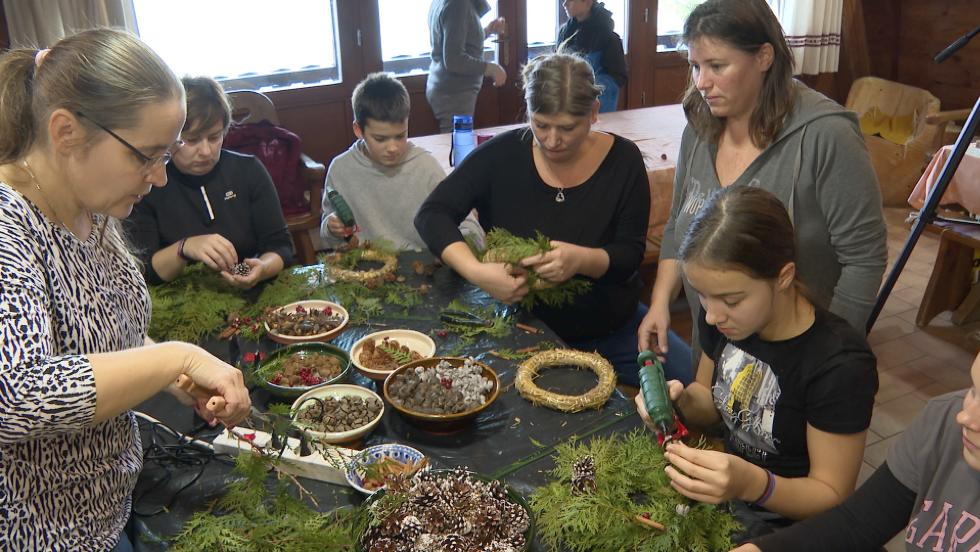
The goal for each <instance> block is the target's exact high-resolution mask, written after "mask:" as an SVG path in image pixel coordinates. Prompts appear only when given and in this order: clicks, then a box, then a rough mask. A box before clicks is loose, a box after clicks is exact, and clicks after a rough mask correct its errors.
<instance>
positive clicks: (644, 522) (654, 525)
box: [633, 516, 667, 531]
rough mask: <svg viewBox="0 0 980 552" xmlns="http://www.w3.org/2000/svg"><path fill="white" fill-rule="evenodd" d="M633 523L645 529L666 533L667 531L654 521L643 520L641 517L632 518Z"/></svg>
mask: <svg viewBox="0 0 980 552" xmlns="http://www.w3.org/2000/svg"><path fill="white" fill-rule="evenodd" d="M633 521H635V522H637V523H639V524H640V525H643V526H645V527H649V528H651V529H656V530H658V531H666V530H667V528H666V527H664V526H663V525H662V524H660V523H657V522H656V521H654V520H652V519H647V518H645V517H643V516H634V517H633Z"/></svg>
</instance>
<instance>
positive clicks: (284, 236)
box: [128, 77, 293, 288]
mask: <svg viewBox="0 0 980 552" xmlns="http://www.w3.org/2000/svg"><path fill="white" fill-rule="evenodd" d="M183 83H184V88H185V89H186V90H187V122H186V123H185V124H184V128H183V130H182V131H181V138H182V140H183V145H182V146H181V147H180V148H179V149H178V150H177V151H176V152H175V153H174V157H173V163H171V164H170V165H168V166H167V178H168V180H169V182H170V185H169V186H166V187H163V188H154V189H153V191H152V192H150V194H149V195H147V196H146V197H145V198H143V200H142V201H141V202H140V203H137V204H136V206H135V207H134V209H133V214H132V215H131V216H130V217H129V219H128V222H129V223H130V232H131V237H132V239H133V241H134V243H135V245H136V246H137V249H138V250H139V254H140V256H141V260H142V261H143V264H144V266H145V270H146V277H147V280H148V281H149V282H150V283H151V284H156V283H160V282H165V281H170V280H173V279H174V278H176V277H177V276H180V274H181V273H182V272H183V270H184V268H185V267H186V266H187V264H188V263H190V262H195V261H200V262H202V263H204V264H206V265H207V266H208V267H210V268H211V269H213V270H216V271H219V272H220V273H221V275H222V276H223V277H224V278H225V280H227V281H228V282H229V283H230V284H231V285H234V286H237V287H242V288H250V287H252V286H254V285H255V284H257V283H258V282H260V281H262V280H265V279H268V278H272V277H273V276H275V275H276V274H278V273H279V272H280V271H281V270H282V269H283V267H285V266H286V265H288V264H289V263H290V262H291V261H292V258H293V246H292V241H291V239H290V237H289V232H288V230H287V228H286V221H285V218H284V217H283V214H282V207H280V205H279V196H278V195H277V194H276V188H275V185H274V184H273V183H272V179H271V178H270V177H269V173H268V171H266V169H265V167H264V166H262V163H261V162H259V160H258V159H256V158H255V157H252V156H250V155H241V154H238V153H234V152H231V151H227V150H223V149H221V144H222V142H223V141H224V137H225V133H226V132H227V131H228V126H229V125H230V124H231V105H230V103H229V101H228V97H227V96H226V95H225V93H224V90H222V88H221V85H219V84H218V83H217V82H215V81H214V80H213V79H210V78H206V77H197V78H190V77H185V78H184V79H183ZM238 263H244V265H247V266H248V269H247V270H245V269H243V267H241V266H239V267H238V268H237V269H236V265H237V264H238Z"/></svg>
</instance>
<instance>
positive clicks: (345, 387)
mask: <svg viewBox="0 0 980 552" xmlns="http://www.w3.org/2000/svg"><path fill="white" fill-rule="evenodd" d="M329 397H333V398H338V399H339V398H341V397H362V398H365V399H366V398H369V397H374V398H375V399H378V401H379V402H380V401H381V397H379V396H378V394H377V393H375V392H374V391H371V390H370V389H366V388H364V387H361V386H359V385H350V384H339V385H324V386H322V387H317V388H315V389H312V390H310V391H308V392H306V393H303V395H301V396H300V397H299V398H298V399H296V401H295V402H294V403H293V406H292V409H291V412H292V415H293V419H294V420H295V419H296V416H297V414H298V413H299V411H300V409H304V410H305V409H307V408H316V407H317V403H316V401H312V400H310V399H313V398H317V399H325V398H329ZM384 413H385V405H384V403H383V402H382V403H381V411H380V412H378V415H377V416H375V417H374V419H373V420H371V421H370V422H368V423H367V424H365V425H362V426H361V427H358V428H354V429H351V430H349V431H316V430H313V429H307V430H306V432H307V433H309V434H310V436H311V437H313V438H314V439H316V440H318V441H320V442H321V443H350V442H352V441H358V440H360V439H363V438H364V437H365V436H366V435H368V434H369V433H371V431H373V430H374V428H375V427H376V426H377V425H378V424H379V423H380V422H381V417H382V416H384ZM300 425H302V424H300Z"/></svg>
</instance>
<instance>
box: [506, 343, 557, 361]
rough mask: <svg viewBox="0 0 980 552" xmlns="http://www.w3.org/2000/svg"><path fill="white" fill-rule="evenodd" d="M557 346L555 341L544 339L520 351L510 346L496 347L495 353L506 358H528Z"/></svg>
mask: <svg viewBox="0 0 980 552" xmlns="http://www.w3.org/2000/svg"><path fill="white" fill-rule="evenodd" d="M557 348H558V344H557V343H555V342H554V341H542V342H540V343H538V344H537V345H536V346H535V347H533V348H527V349H522V350H520V351H516V350H514V349H511V348H509V347H502V348H500V349H494V350H493V355H494V356H496V357H499V358H502V359H504V360H526V359H528V358H531V356H533V355H536V354H538V353H540V352H542V351H550V350H552V349H557Z"/></svg>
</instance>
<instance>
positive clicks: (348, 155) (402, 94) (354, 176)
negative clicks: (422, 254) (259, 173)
mask: <svg viewBox="0 0 980 552" xmlns="http://www.w3.org/2000/svg"><path fill="white" fill-rule="evenodd" d="M351 103H352V105H353V108H354V123H353V124H354V135H355V136H357V141H355V142H354V143H353V144H352V145H351V147H350V149H348V150H347V151H345V152H344V153H342V154H340V155H338V156H337V157H335V158H334V160H333V161H332V162H331V163H330V168H329V169H327V181H326V186H324V194H323V215H322V218H321V222H320V236H321V237H322V238H323V239H324V241H325V242H326V243H327V244H328V245H331V246H335V245H340V244H342V243H343V240H344V238H345V237H346V236H350V235H351V233H352V232H353V231H354V229H353V228H350V227H345V226H344V223H343V222H341V221H340V218H339V217H338V216H337V215H336V213H335V212H334V208H333V206H332V205H331V203H330V201H329V200H328V198H327V194H326V191H327V190H328V189H330V188H333V189H334V190H337V192H339V193H340V195H341V196H343V198H344V199H345V200H346V201H347V204H348V205H350V208H351V211H353V214H354V219H355V220H356V221H357V225H358V227H359V230H360V231H359V234H358V235H359V237H360V238H361V239H362V240H372V239H377V238H384V239H386V240H388V241H390V242H392V243H394V245H395V246H396V247H397V248H398V249H403V250H404V249H412V250H423V249H425V244H424V242H423V241H422V239H421V238H420V237H419V235H418V232H417V231H416V230H415V225H414V224H413V219H414V217H415V212H416V211H417V210H418V208H419V205H421V204H422V202H423V201H424V200H425V198H426V197H428V196H429V192H431V191H432V190H433V189H434V188H435V187H436V185H437V184H439V182H441V181H442V180H443V179H444V178H445V177H446V174H445V172H443V170H442V167H441V166H440V165H439V162H438V161H436V160H435V158H434V157H432V155H431V154H430V153H429V152H427V151H425V150H424V149H422V148H420V147H417V146H416V145H415V144H413V143H411V142H409V141H408V114H409V110H410V107H411V104H410V100H409V97H408V91H407V90H406V89H405V86H404V85H403V84H402V83H401V82H400V81H398V80H397V79H395V78H394V77H392V76H391V75H389V74H388V73H373V74H371V75H368V76H367V78H365V79H364V80H363V81H361V82H360V83H359V84H358V85H357V87H356V88H354V95H353V97H352V98H351ZM460 226H461V229H463V227H468V228H467V229H468V230H470V232H469V233H472V232H473V230H475V229H476V228H478V226H479V225H478V223H476V222H475V220H473V219H472V218H468V219H467V220H466V221H464V222H463V224H462V225H460ZM464 233H467V232H466V231H464Z"/></svg>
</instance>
